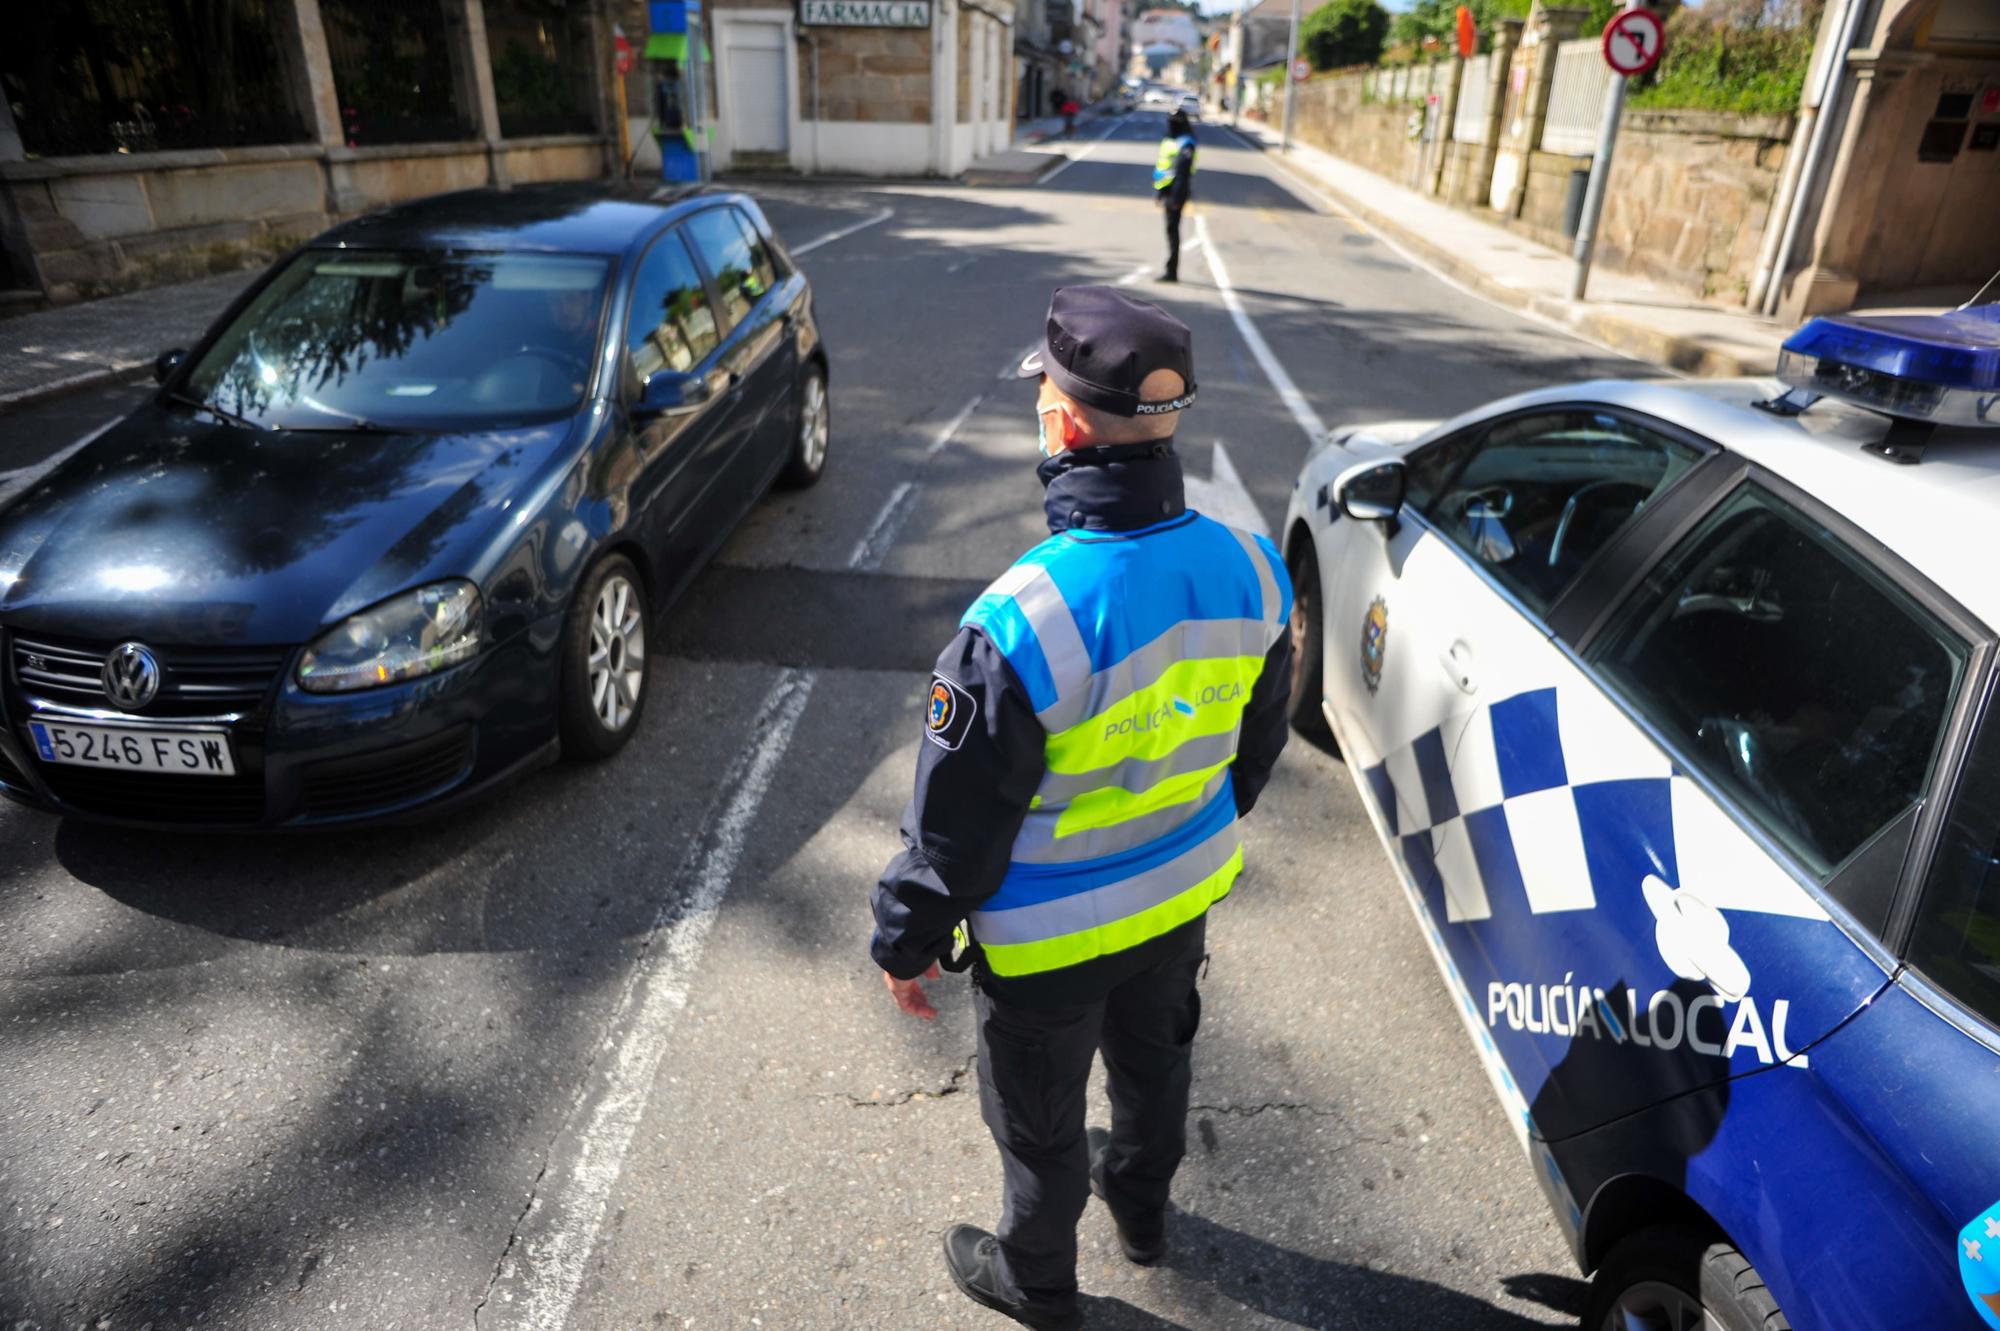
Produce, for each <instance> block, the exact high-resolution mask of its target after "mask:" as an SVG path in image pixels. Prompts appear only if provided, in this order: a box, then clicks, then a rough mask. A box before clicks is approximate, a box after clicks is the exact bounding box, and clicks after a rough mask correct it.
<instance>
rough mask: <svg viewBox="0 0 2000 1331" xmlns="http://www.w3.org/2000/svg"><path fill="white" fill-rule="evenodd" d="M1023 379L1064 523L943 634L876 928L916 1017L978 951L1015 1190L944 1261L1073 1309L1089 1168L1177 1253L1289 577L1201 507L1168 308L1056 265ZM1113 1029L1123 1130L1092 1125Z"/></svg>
mask: <svg viewBox="0 0 2000 1331" xmlns="http://www.w3.org/2000/svg"><path fill="white" fill-rule="evenodd" d="M1021 376H1022V377H1023V378H1034V379H1036V380H1038V381H1039V385H1040V391H1039V396H1038V399H1037V401H1036V404H1035V410H1036V414H1037V416H1038V418H1039V421H1040V427H1041V438H1042V452H1043V454H1044V459H1045V460H1044V461H1043V462H1042V464H1041V466H1040V468H1039V469H1038V474H1039V475H1040V477H1041V479H1042V483H1043V484H1044V485H1045V486H1046V487H1047V497H1046V499H1045V501H1044V507H1045V508H1046V509H1047V512H1048V519H1049V529H1050V530H1051V531H1052V532H1053V533H1054V534H1053V535H1052V536H1050V537H1049V539H1048V540H1046V541H1044V542H1042V543H1041V544H1040V545H1038V546H1036V547H1035V548H1034V549H1032V550H1030V551H1028V553H1026V554H1025V555H1022V556H1021V558H1020V559H1018V560H1017V561H1015V563H1014V565H1013V567H1011V568H1009V569H1008V570H1007V572H1006V573H1004V574H1002V575H1001V577H1000V578H999V580H998V581H996V582H994V583H993V585H992V586H990V587H989V588H987V590H986V592H985V594H983V595H982V596H980V597H979V599H978V600H976V601H974V602H973V603H972V608H971V609H969V610H968V611H966V613H965V618H964V620H963V621H962V627H961V628H960V630H959V633H958V636H957V637H956V638H954V639H952V642H951V645H950V646H949V647H947V648H945V650H944V653H943V655H941V656H939V657H938V663H937V673H936V674H935V675H933V676H932V677H931V680H930V683H929V684H928V685H927V686H926V688H925V692H924V698H923V728H924V733H923V741H922V742H921V743H920V744H919V745H918V753H917V781H916V795H915V798H914V799H912V801H911V803H910V807H909V811H908V812H907V813H906V814H905V815H904V819H903V842H904V846H905V849H904V850H903V852H902V854H900V855H898V856H897V857H896V858H895V859H894V860H893V861H891V863H890V865H889V867H888V869H887V870H886V871H884V873H883V875H882V880H881V882H880V883H879V884H878V885H877V886H876V888H875V895H874V908H875V936H874V939H873V942H872V944H871V948H870V950H871V952H872V953H873V955H874V958H875V961H876V962H877V963H878V964H879V965H880V966H881V967H882V969H883V971H884V972H886V975H885V977H884V978H885V979H886V980H887V982H888V986H889V990H890V992H891V993H892V994H893V995H894V996H895V999H896V1001H897V1003H898V1004H900V1005H901V1006H902V1008H903V1010H904V1011H906V1012H909V1013H911V1014H912V1015H915V1016H919V1017H934V1016H936V1015H937V1013H936V1010H935V1009H934V1008H932V1007H931V1004H930V1001H929V999H928V998H927V997H926V996H925V994H924V990H923V986H922V985H921V984H920V983H919V977H926V978H934V977H935V976H936V975H937V973H938V971H937V963H938V962H940V961H943V962H944V964H945V965H947V966H949V967H951V968H952V969H953V970H963V969H967V968H970V970H971V972H972V979H973V987H974V996H973V1002H974V1007H975V1011H976V1014H977V1021H978V1028H979V1103H980V1110H981V1113H982V1114H983V1116H984V1117H985V1119H986V1124H987V1126H988V1127H989V1128H991V1129H992V1131H993V1140H994V1143H995V1144H996V1145H997V1146H998V1147H999V1148H1000V1162H1001V1167H1002V1171H1003V1173H1004V1197H1003V1204H1002V1208H1001V1216H1000V1224H999V1232H998V1234H997V1235H995V1234H989V1233H987V1232H986V1231H984V1230H981V1229H975V1228H973V1227H972V1226H970V1225H955V1226H953V1227H952V1228H951V1229H950V1230H949V1231H947V1232H946V1234H945V1240H944V1248H945V1261H946V1263H947V1265H948V1266H949V1267H950V1269H951V1275H952V1279H953V1280H954V1281H955V1282H956V1283H957V1285H958V1287H959V1289H961V1290H962V1291H964V1292H965V1294H966V1295H967V1296H968V1297H970V1298H972V1299H974V1300H976V1301H977V1302H979V1303H982V1304H985V1305H986V1306H987V1307H989V1308H995V1309H998V1310H999V1311H1001V1312H1003V1313H1006V1314H1007V1315H1008V1316H1010V1317H1012V1318H1014V1319H1015V1320H1016V1321H1018V1322H1021V1323H1023V1324H1025V1325H1027V1326H1030V1327H1042V1328H1067V1327H1073V1326H1076V1325H1078V1324H1079V1322H1080V1312H1079V1309H1078V1302H1077V1287H1076V1225H1077V1221H1078V1219H1079V1218H1080V1217H1081V1216H1082V1214H1083V1208H1084V1205H1085V1203H1086V1201H1087V1200H1088V1196H1089V1194H1090V1193H1091V1192H1095V1193H1096V1194H1097V1195H1098V1196H1099V1197H1101V1198H1103V1199H1104V1202H1105V1204H1106V1205H1107V1206H1109V1207H1110V1208H1111V1214H1112V1218H1113V1219H1114V1220H1115V1221H1116V1222H1117V1226H1118V1237H1119V1242H1120V1244H1121V1246H1122V1247H1123V1248H1124V1250H1125V1255H1126V1256H1127V1257H1129V1258H1131V1259H1132V1260H1133V1261H1135V1262H1140V1263H1146V1262H1152V1261H1155V1260H1157V1259H1158V1258H1159V1257H1160V1255H1161V1254H1162V1253H1163V1252H1164V1251H1165V1247H1166V1240H1167V1233H1166V1212H1167V1193H1168V1188H1169V1186H1170V1184H1171V1183H1172V1181H1173V1176H1174V1171H1175V1169H1176V1168H1177V1167H1178V1166H1179V1165H1180V1161H1181V1156H1182V1155H1183V1154H1184V1152H1185V1150H1186V1145H1187V1126H1186V1120H1187V1106H1188V1085H1189V1079H1190V1065H1189V1054H1190V1052H1191V1050H1192V1047H1193V1043H1194V1033H1195V1027H1196V1026H1197V1025H1198V1024H1199V1022H1200V1018H1201V1000H1200V997H1199V996H1198V995H1197V994H1196V992H1195V979H1196V972H1197V970H1198V969H1199V968H1200V967H1201V964H1202V961H1203V958H1204V955H1205V954H1204V938H1205V931H1206V918H1207V912H1208V908H1209V907H1210V906H1211V905H1213V904H1214V903H1215V902H1217V901H1219V900H1221V899H1222V898H1223V897H1224V896H1226V895H1227V894H1228V892H1229V889H1230V885H1231V884H1232V883H1233V882H1234V881H1235V879H1236V875H1237V873H1238V872H1239V871H1240V870H1241V868H1242V865H1243V845H1242V834H1241V831H1240V827H1239V822H1240V820H1241V819H1242V818H1243V816H1244V815H1246V814H1248V813H1249V812H1250V809H1251V806H1252V805H1253V804H1255V803H1256V801H1257V795H1258V793H1259V792H1260V791H1261V790H1262V789H1263V788H1264V783H1265V781H1266V780H1267V779H1268V778H1269V776H1270V774H1271V767H1272V765H1273V764H1274V763H1275V762H1276V761H1277V759H1278V753H1279V751H1280V750H1281V749H1283V748H1284V744H1285V738H1286V734H1287V730H1286V695H1287V691H1288V688H1289V685H1290V679H1291V639H1290V636H1289V635H1288V634H1287V632H1286V624H1287V621H1288V620H1289V618H1290V615H1291V600H1292V589H1291V582H1290V580H1289V579H1288V578H1287V577H1286V575H1285V568H1284V564H1283V562H1282V561H1281V560H1280V559H1279V557H1278V552H1277V550H1276V549H1275V548H1274V547H1273V546H1272V545H1271V543H1270V542H1269V541H1267V540H1264V539H1263V538H1261V537H1257V536H1252V535H1250V534H1249V533H1247V532H1241V531H1237V530H1235V529H1234V528H1231V527H1226V526H1224V525H1223V524H1222V523H1219V522H1216V521H1214V520H1213V519H1211V518H1206V517H1203V516H1202V515H1201V514H1199V513H1194V512H1190V511H1189V510H1188V508H1187V503H1186V497H1185V495H1184V493H1183V489H1182V484H1181V464H1180V458H1179V457H1178V456H1177V455H1176V454H1175V452H1174V446H1173V435H1174V427H1175V424H1176V423H1177V421H1178V420H1179V418H1180V413H1181V412H1182V411H1183V410H1185V409H1186V408H1188V407H1190V406H1192V405H1193V403H1194V400H1195V382H1194V363H1193V353H1192V349H1191V347H1190V343H1189V334H1188V330H1187V327H1186V326H1185V325H1184V324H1182V323H1181V322H1180V320H1178V319H1176V318H1174V317H1173V316H1172V315H1171V314H1168V313H1167V312H1166V311H1165V310H1162V309H1160V308H1159V307H1158V306H1155V305H1150V304H1147V303H1146V302H1144V301H1140V300H1134V299H1132V298H1131V297H1129V296H1127V295H1125V294H1124V293H1123V292H1120V291H1117V290H1114V289H1113V288H1110V287H1064V288H1061V289H1059V290H1057V292H1056V293H1055V296H1054V298H1053V299H1052V300H1051V301H1050V302H1049V315H1048V329H1047V337H1046V341H1045V344H1044V345H1043V347H1042V349H1041V350H1039V351H1037V352H1035V353H1034V354H1033V355H1031V356H1029V357H1028V358H1027V360H1026V361H1024V362H1022V365H1021ZM955 938H956V939H957V940H958V941H960V942H962V943H963V949H962V951H960V952H959V953H958V955H957V957H955V958H954V957H952V955H951V954H952V952H953V947H954V939H955ZM1100 1049H1101V1050H1102V1052H1103V1055H1104V1067H1105V1073H1106V1078H1107V1080H1108V1082H1109V1085H1110V1092H1111V1129H1110V1131H1109V1132H1108V1133H1107V1132H1105V1131H1104V1130H1102V1129H1095V1128H1093V1129H1091V1130H1090V1131H1089V1132H1088V1133H1086V1132H1085V1129H1084V1121H1083V1116H1084V1088H1085V1084H1086V1082H1087V1081H1088V1079H1089V1075H1090V1063H1091V1058H1092V1056H1093V1055H1094V1054H1096V1053H1097V1052H1098V1051H1099V1050H1100Z"/></svg>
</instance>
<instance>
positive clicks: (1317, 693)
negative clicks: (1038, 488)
mask: <svg viewBox="0 0 2000 1331" xmlns="http://www.w3.org/2000/svg"><path fill="white" fill-rule="evenodd" d="M1287 571H1288V572H1289V573H1290V574H1291V576H1292V620H1291V623H1290V625H1289V626H1288V627H1287V628H1286V632H1288V633H1290V634H1291V635H1292V693H1291V702H1290V705H1289V714H1290V716H1291V721H1292V729H1294V730H1296V731H1298V732H1299V733H1300V734H1301V735H1304V736H1305V737H1306V738H1307V739H1311V740H1317V741H1319V742H1321V743H1331V742H1332V740H1333V734H1332V732H1331V731H1330V730H1329V729H1328V728H1327V724H1326V713H1325V711H1324V710H1323V709H1322V708H1321V706H1320V702H1321V698H1322V690H1323V681H1324V679H1325V677H1326V676H1325V661H1326V656H1325V642H1324V638H1325V635H1326V610H1325V607H1324V606H1322V605H1321V604H1320V595H1319V556H1318V555H1317V554H1316V553H1315V552H1314V550H1313V543H1312V538H1311V537H1300V538H1299V543H1298V545H1297V546H1296V547H1295V548H1294V549H1293V550H1292V557H1291V559H1290V561H1289V562H1288V567H1287Z"/></svg>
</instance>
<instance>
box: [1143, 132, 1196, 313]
mask: <svg viewBox="0 0 2000 1331" xmlns="http://www.w3.org/2000/svg"><path fill="white" fill-rule="evenodd" d="M1194 156H1195V143H1194V125H1193V123H1192V122H1191V121H1189V120H1188V118H1187V112H1185V111H1175V112H1174V113H1173V114H1172V115H1170V116H1168V117H1167V137H1165V138H1164V139H1161V140H1160V156H1159V159H1158V160H1157V161H1155V162H1154V163H1153V195H1154V197H1155V198H1157V199H1159V201H1160V203H1161V206H1162V207H1164V208H1165V210H1166V214H1167V270H1166V271H1165V272H1164V273H1161V274H1160V280H1162V281H1164V282H1178V281H1180V280H1181V209H1183V208H1185V207H1187V201H1188V195H1189V194H1190V193H1191V192H1192V191H1193V189H1194Z"/></svg>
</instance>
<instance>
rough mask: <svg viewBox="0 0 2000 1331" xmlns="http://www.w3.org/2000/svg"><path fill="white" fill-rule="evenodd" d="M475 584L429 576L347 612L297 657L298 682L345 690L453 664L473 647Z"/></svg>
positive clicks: (478, 614) (479, 615)
mask: <svg viewBox="0 0 2000 1331" xmlns="http://www.w3.org/2000/svg"><path fill="white" fill-rule="evenodd" d="M483 618H484V615H483V611H482V607H481V605H480V602H479V589H478V588H477V587H474V586H473V585H472V584H471V583H469V582H435V583H432V584H431V585H430V586H428V587H419V588H417V589H416V590H415V591H413V592H405V593H403V594H402V595H401V596H398V597H395V598H393V599H391V600H387V601H384V602H382V604H380V605H378V606H375V607H374V608H372V609H369V610H363V611H362V612H361V613H360V614H358V615H353V616H350V617H349V618H347V619H344V620H342V621H341V622H340V623H338V624H336V625H334V626H333V627H332V628H330V629H328V630H327V631H326V632H325V633H322V634H321V635H320V636H319V637H318V638H316V639H314V641H313V644H312V645H311V646H310V647H308V648H306V652H305V655H304V656H302V657H301V658H299V687H300V688H302V689H304V690H305V691H306V692H308V693H350V692H352V691H354V690H355V689H372V688H378V687H380V686H381V685H384V684H395V683H399V682H401V681H403V680H406V679H419V678H421V677H423V676H425V675H430V674H435V673H436V672H438V671H440V670H443V669H446V668H447V667H449V666H455V665H457V664H458V663H459V662H460V661H463V660H465V659H466V658H467V657H469V656H471V655H472V654H473V653H474V652H476V651H478V650H479V631H480V621H481V620H482V619H483Z"/></svg>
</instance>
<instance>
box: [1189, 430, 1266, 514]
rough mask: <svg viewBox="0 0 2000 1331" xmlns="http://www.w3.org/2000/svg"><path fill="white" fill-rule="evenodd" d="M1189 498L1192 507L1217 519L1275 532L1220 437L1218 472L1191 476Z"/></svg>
mask: <svg viewBox="0 0 2000 1331" xmlns="http://www.w3.org/2000/svg"><path fill="white" fill-rule="evenodd" d="M1187 501H1188V507H1189V508H1192V509H1194V510H1196V511H1197V512H1201V513H1205V514H1207V515H1208V516H1209V517H1211V518H1214V519H1215V520H1216V521H1217V522H1226V523H1228V524H1229V525H1230V526H1232V527H1240V528H1241V529H1242V530H1244V531H1247V532H1255V533H1256V534H1257V535H1259V536H1269V535H1270V534H1271V524H1270V523H1268V522H1266V521H1264V515H1263V513H1262V512H1260V511H1259V510H1258V508H1257V501H1256V500H1255V499H1252V498H1251V497H1250V491H1249V490H1248V489H1246V488H1245V487H1244V484H1243V478H1242V477H1241V476H1239V475H1237V474H1236V464H1235V463H1233V462H1231V461H1230V460H1229V450H1228V448H1226V447H1224V445H1223V443H1222V441H1221V440H1220V439H1218V440H1216V441H1215V468H1214V475H1212V476H1211V477H1210V478H1209V479H1208V480H1205V481H1204V480H1202V479H1201V478H1200V477H1199V476H1190V477H1188V478H1187Z"/></svg>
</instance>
